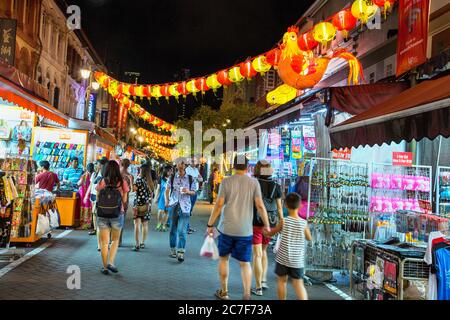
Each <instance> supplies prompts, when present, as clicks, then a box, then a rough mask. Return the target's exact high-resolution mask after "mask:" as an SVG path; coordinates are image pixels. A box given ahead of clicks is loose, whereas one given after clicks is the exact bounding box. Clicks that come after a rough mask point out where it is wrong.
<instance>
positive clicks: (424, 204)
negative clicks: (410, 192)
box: [419, 200, 433, 213]
mask: <svg viewBox="0 0 450 320" xmlns="http://www.w3.org/2000/svg"><path fill="white" fill-rule="evenodd" d="M419 206H420V209H422V210H424V211H425V213H431V212H432V210H433V208H432V207H431V203H430V201H426V200H419Z"/></svg>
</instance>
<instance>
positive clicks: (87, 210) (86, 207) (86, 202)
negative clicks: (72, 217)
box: [78, 163, 95, 230]
mask: <svg viewBox="0 0 450 320" xmlns="http://www.w3.org/2000/svg"><path fill="white" fill-rule="evenodd" d="M94 171H95V168H94V164H93V163H89V164H88V165H87V166H86V173H84V174H83V175H82V176H81V178H80V180H79V181H78V187H79V190H78V193H79V195H80V199H81V209H80V229H81V230H89V229H90V228H91V226H92V202H91V199H90V186H91V179H92V175H93V174H94Z"/></svg>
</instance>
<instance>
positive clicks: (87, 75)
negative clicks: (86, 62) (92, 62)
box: [81, 68, 91, 80]
mask: <svg viewBox="0 0 450 320" xmlns="http://www.w3.org/2000/svg"><path fill="white" fill-rule="evenodd" d="M81 77H82V78H83V79H84V80H88V79H90V78H91V70H89V69H84V68H83V69H81Z"/></svg>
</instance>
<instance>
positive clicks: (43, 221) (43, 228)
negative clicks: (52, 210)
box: [36, 214, 50, 236]
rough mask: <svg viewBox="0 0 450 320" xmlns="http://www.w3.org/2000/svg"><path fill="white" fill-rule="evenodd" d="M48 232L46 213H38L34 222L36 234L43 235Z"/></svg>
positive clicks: (48, 224) (48, 225)
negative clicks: (35, 222)
mask: <svg viewBox="0 0 450 320" xmlns="http://www.w3.org/2000/svg"><path fill="white" fill-rule="evenodd" d="M49 232H50V220H49V219H48V217H47V215H44V214H38V220H37V224H36V234H37V235H38V236H43V235H44V234H46V233H49Z"/></svg>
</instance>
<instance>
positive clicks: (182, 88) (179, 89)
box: [177, 81, 189, 98]
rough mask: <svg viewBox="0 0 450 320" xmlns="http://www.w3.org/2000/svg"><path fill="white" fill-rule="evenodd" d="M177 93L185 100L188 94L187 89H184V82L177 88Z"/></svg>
mask: <svg viewBox="0 0 450 320" xmlns="http://www.w3.org/2000/svg"><path fill="white" fill-rule="evenodd" d="M177 90H178V92H179V93H180V94H182V95H183V96H184V97H185V98H186V96H187V95H188V94H189V91H188V89H187V88H186V81H183V82H181V83H180V84H179V85H178V88H177Z"/></svg>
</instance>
